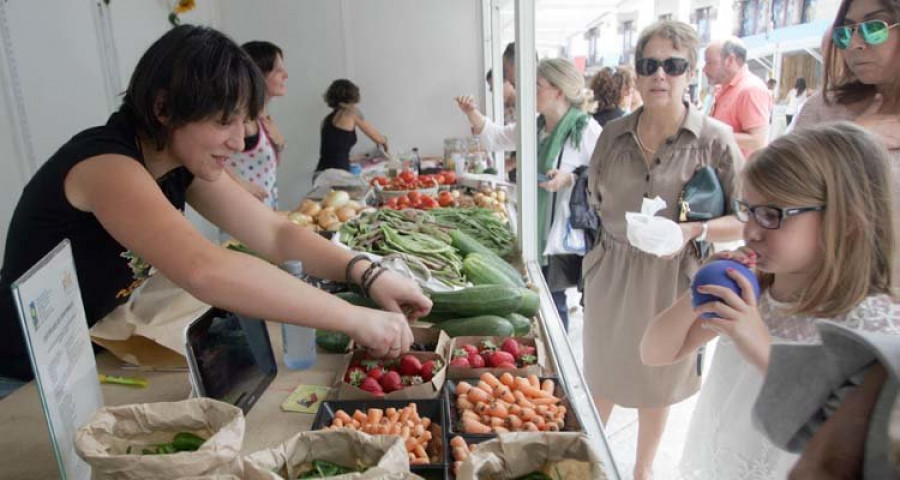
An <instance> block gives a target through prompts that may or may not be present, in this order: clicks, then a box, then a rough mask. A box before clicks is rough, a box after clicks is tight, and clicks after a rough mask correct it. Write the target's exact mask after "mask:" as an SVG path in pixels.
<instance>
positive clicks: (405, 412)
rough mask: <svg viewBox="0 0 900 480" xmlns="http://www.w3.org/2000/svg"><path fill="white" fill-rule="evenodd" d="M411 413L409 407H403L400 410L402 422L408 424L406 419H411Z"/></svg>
mask: <svg viewBox="0 0 900 480" xmlns="http://www.w3.org/2000/svg"><path fill="white" fill-rule="evenodd" d="M411 414H412V412H410V410H409V407H403V409H401V410H400V423H401V424H403V425H406V421H407V420H409V416H410V415H411Z"/></svg>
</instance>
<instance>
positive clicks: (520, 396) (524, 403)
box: [513, 390, 534, 408]
mask: <svg viewBox="0 0 900 480" xmlns="http://www.w3.org/2000/svg"><path fill="white" fill-rule="evenodd" d="M513 395H514V396H515V397H516V403H518V404H519V405H520V406H521V407H523V408H526V407H527V408H534V403H531V400H529V399H528V398H526V397H525V394H524V393H522V391H521V390H516V391H514V392H513Z"/></svg>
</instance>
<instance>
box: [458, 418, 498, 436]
mask: <svg viewBox="0 0 900 480" xmlns="http://www.w3.org/2000/svg"><path fill="white" fill-rule="evenodd" d="M463 431H464V432H466V433H491V427H488V426H487V425H485V424H483V423H481V422H480V421H477V420H473V419H471V418H463Z"/></svg>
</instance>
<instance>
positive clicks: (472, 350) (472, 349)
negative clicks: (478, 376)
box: [460, 345, 478, 356]
mask: <svg viewBox="0 0 900 480" xmlns="http://www.w3.org/2000/svg"><path fill="white" fill-rule="evenodd" d="M460 348H462V349H463V350H465V351H466V356H469V355H471V354H473V353H478V347H476V346H475V345H460Z"/></svg>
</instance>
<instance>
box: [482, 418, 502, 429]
mask: <svg viewBox="0 0 900 480" xmlns="http://www.w3.org/2000/svg"><path fill="white" fill-rule="evenodd" d="M485 425H490V426H492V427H502V426H504V425H506V420H504V419H502V418H500V417H490V420H488V423H486V424H485Z"/></svg>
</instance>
